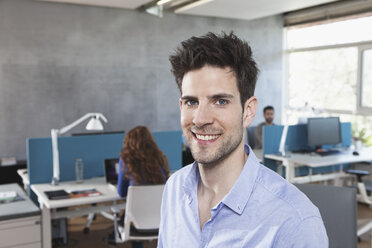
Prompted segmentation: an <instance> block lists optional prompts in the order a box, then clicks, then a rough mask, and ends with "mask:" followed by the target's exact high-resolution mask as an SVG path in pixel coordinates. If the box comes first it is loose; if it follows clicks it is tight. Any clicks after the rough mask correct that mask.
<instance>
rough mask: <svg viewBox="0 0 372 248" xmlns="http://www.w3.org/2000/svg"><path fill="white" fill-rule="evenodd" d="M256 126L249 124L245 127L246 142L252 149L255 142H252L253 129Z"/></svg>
mask: <svg viewBox="0 0 372 248" xmlns="http://www.w3.org/2000/svg"><path fill="white" fill-rule="evenodd" d="M255 128H256V126H249V127H247V143H248V145H249V146H250V147H251V148H252V149H254V145H255V142H254V138H255V137H254V129H255Z"/></svg>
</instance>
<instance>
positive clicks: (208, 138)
mask: <svg viewBox="0 0 372 248" xmlns="http://www.w3.org/2000/svg"><path fill="white" fill-rule="evenodd" d="M195 135H196V138H198V139H200V140H213V139H217V138H218V136H219V135H200V134H195Z"/></svg>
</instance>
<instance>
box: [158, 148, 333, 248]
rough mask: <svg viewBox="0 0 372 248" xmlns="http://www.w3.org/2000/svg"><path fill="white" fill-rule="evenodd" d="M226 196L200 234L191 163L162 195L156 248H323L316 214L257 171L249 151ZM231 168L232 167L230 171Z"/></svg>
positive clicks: (300, 197)
mask: <svg viewBox="0 0 372 248" xmlns="http://www.w3.org/2000/svg"><path fill="white" fill-rule="evenodd" d="M245 151H246V153H247V154H249V156H248V159H247V161H246V163H245V165H244V168H243V170H242V172H241V174H240V176H239V178H238V180H237V181H236V183H235V185H234V186H233V188H232V189H231V190H230V192H229V193H228V194H227V195H226V196H225V197H224V198H223V199H222V201H221V202H220V203H219V204H217V206H215V207H214V208H212V209H211V218H210V219H209V220H208V221H207V222H206V223H205V225H204V226H203V229H202V230H200V222H199V214H198V198H197V186H198V181H199V180H200V175H199V169H198V165H197V163H193V164H191V165H189V166H186V167H184V168H182V169H181V170H179V171H177V172H176V173H175V174H174V175H172V176H171V178H170V179H168V181H167V184H166V186H165V189H164V194H163V202H162V208H161V222H160V229H159V239H158V247H159V248H162V247H164V248H173V247H177V248H182V247H185V248H190V247H228V248H233V247H255V248H258V247H286V248H287V247H295V248H298V247H316V248H323V247H328V238H327V233H326V230H325V228H324V224H323V221H322V218H321V216H320V213H319V211H318V209H317V208H316V207H315V206H314V205H313V204H312V203H311V202H310V200H309V199H308V198H307V197H306V196H305V195H304V194H303V193H302V192H300V191H299V190H298V189H297V188H296V187H295V186H293V185H292V184H290V183H288V182H287V181H286V180H285V179H283V178H282V177H281V176H279V175H278V174H277V173H275V172H274V171H272V170H270V169H268V168H266V167H265V166H263V165H261V164H260V163H259V162H258V160H257V158H256V156H255V155H254V153H253V152H252V151H251V149H250V148H249V146H247V145H246V146H245ZM231 166H233V165H231Z"/></svg>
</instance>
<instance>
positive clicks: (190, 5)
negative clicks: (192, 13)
mask: <svg viewBox="0 0 372 248" xmlns="http://www.w3.org/2000/svg"><path fill="white" fill-rule="evenodd" d="M212 1H213V0H199V1H196V2H192V3H190V4H187V5H185V6H183V7H181V8H178V9H176V10H174V13H181V12H184V11H186V10H189V9H192V8H195V7H197V6H199V5H202V4H206V3H209V2H212Z"/></svg>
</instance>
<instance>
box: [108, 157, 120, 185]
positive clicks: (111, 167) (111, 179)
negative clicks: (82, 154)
mask: <svg viewBox="0 0 372 248" xmlns="http://www.w3.org/2000/svg"><path fill="white" fill-rule="evenodd" d="M118 175H119V159H118V158H109V159H105V177H106V182H107V183H111V184H113V185H116V184H117V183H118Z"/></svg>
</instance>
